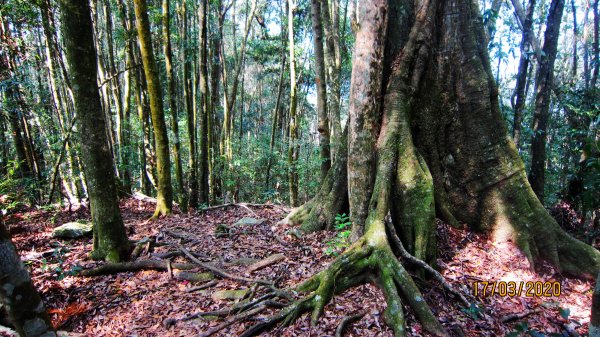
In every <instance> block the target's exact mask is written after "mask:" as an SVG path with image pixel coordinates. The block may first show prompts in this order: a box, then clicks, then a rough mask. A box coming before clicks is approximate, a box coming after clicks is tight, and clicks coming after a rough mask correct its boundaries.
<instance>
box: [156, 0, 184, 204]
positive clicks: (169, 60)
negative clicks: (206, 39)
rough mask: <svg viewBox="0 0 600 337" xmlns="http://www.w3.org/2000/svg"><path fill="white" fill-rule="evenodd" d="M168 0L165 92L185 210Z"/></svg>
mask: <svg viewBox="0 0 600 337" xmlns="http://www.w3.org/2000/svg"><path fill="white" fill-rule="evenodd" d="M169 3H170V1H169V0H163V1H162V11H163V17H162V30H163V31H162V32H163V43H164V45H163V53H164V55H165V69H166V71H167V92H168V94H169V110H170V111H171V129H172V130H171V131H173V161H175V181H176V182H177V184H176V185H175V186H176V189H175V191H176V195H177V196H179V205H181V207H182V208H183V210H185V208H186V207H187V196H186V193H185V187H184V185H183V168H182V167H181V156H180V152H181V143H180V141H179V119H178V117H177V115H178V114H177V97H176V94H175V77H174V76H173V51H172V49H171V28H170V23H171V21H170V17H171V13H170V11H169Z"/></svg>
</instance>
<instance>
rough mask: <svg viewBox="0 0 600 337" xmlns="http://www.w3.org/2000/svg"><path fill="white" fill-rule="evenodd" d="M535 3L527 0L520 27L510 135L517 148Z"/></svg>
mask: <svg viewBox="0 0 600 337" xmlns="http://www.w3.org/2000/svg"><path fill="white" fill-rule="evenodd" d="M514 2H515V3H516V4H517V5H518V6H520V5H521V4H520V3H519V1H518V0H514ZM535 3H536V1H535V0H529V4H528V5H527V13H526V14H525V20H524V22H523V27H522V37H521V44H520V49H521V56H520V58H519V69H518V71H517V83H516V86H515V92H514V94H513V97H512V101H511V103H512V107H513V113H514V118H513V129H512V136H513V142H514V143H515V145H516V146H517V149H519V148H520V145H521V132H522V131H521V130H522V125H521V124H522V123H523V122H522V120H523V109H524V108H525V100H526V98H527V97H526V96H527V95H526V93H525V87H526V84H527V74H528V72H529V63H530V57H531V52H530V51H531V40H532V39H533V38H534V35H533V12H534V10H535Z"/></svg>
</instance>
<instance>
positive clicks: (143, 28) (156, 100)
mask: <svg viewBox="0 0 600 337" xmlns="http://www.w3.org/2000/svg"><path fill="white" fill-rule="evenodd" d="M133 3H134V7H135V17H136V23H135V25H136V28H137V32H138V38H139V42H140V52H141V54H142V63H143V65H144V73H145V74H146V83H147V85H148V96H149V98H150V114H151V117H152V126H153V128H154V142H155V148H156V169H157V172H158V195H157V196H156V199H157V202H156V210H155V211H154V215H153V216H152V218H154V219H155V218H158V217H159V216H161V215H167V214H170V213H171V212H172V209H173V186H172V185H171V159H170V157H169V138H168V136H167V125H166V123H165V115H164V109H163V100H162V90H161V87H160V79H159V77H158V68H157V65H156V61H155V59H154V51H153V48H152V38H151V33H150V21H149V19H148V5H147V4H146V0H134V2H133Z"/></svg>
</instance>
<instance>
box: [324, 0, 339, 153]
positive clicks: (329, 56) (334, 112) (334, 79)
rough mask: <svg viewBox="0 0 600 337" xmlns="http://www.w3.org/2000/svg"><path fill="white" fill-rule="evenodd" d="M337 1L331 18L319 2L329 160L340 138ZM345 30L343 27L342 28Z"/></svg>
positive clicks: (335, 150)
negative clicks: (325, 81) (327, 95)
mask: <svg viewBox="0 0 600 337" xmlns="http://www.w3.org/2000/svg"><path fill="white" fill-rule="evenodd" d="M337 1H338V0H332V1H331V3H332V8H333V9H334V10H333V13H332V14H333V18H331V15H330V11H329V6H328V4H327V1H322V2H321V9H322V11H321V17H322V20H323V21H322V22H323V28H324V32H325V46H326V48H325V64H326V65H327V77H328V81H329V87H330V90H329V91H328V94H329V108H328V109H327V110H328V113H329V121H330V130H331V132H330V135H331V139H330V153H331V160H332V161H333V160H334V159H335V158H336V153H337V151H338V148H339V147H340V145H341V144H340V137H341V134H342V127H341V122H340V98H341V94H342V91H341V83H340V77H341V71H342V54H341V50H340V36H339V27H338V26H339V10H338V4H337ZM343 29H345V27H344V28H343Z"/></svg>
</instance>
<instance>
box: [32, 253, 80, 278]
mask: <svg viewBox="0 0 600 337" xmlns="http://www.w3.org/2000/svg"><path fill="white" fill-rule="evenodd" d="M68 252H69V249H68V248H67V247H65V246H61V245H60V244H58V245H56V247H55V248H54V250H53V252H52V255H51V256H50V257H49V258H42V259H41V263H42V264H41V266H40V269H41V270H42V271H43V272H50V273H52V274H54V277H56V279H57V280H58V281H60V280H62V279H64V278H65V277H67V276H75V275H77V274H78V273H79V272H81V271H82V270H83V268H82V267H81V266H78V265H75V266H72V267H71V268H69V269H66V268H65V261H64V255H65V254H66V253H68Z"/></svg>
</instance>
